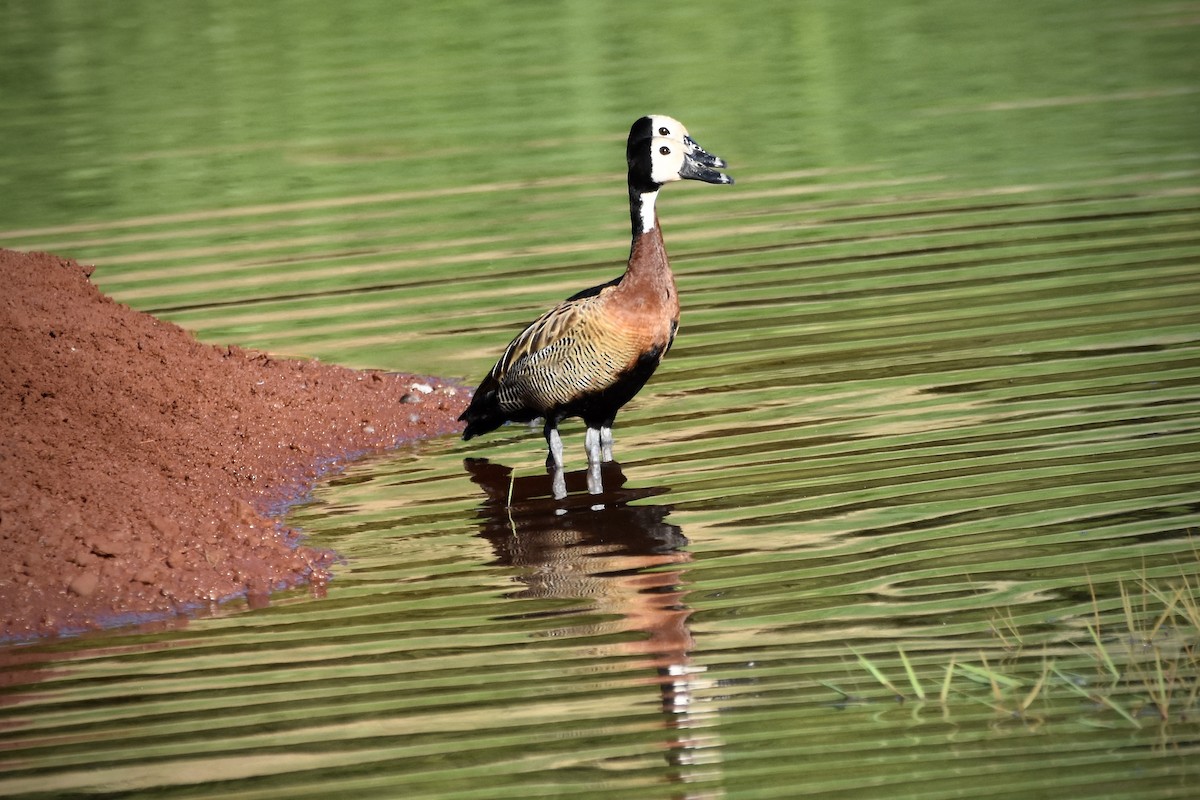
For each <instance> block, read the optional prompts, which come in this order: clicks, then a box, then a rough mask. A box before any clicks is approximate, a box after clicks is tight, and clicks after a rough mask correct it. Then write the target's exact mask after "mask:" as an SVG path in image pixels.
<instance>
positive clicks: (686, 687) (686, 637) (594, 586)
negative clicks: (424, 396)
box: [463, 458, 719, 797]
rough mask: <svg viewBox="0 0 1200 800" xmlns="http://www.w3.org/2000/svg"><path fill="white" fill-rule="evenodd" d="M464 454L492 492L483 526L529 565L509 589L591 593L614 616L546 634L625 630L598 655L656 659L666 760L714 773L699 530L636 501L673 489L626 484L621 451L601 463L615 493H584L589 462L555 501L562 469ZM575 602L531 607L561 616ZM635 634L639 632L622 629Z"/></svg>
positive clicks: (599, 610) (501, 552) (686, 770)
mask: <svg viewBox="0 0 1200 800" xmlns="http://www.w3.org/2000/svg"><path fill="white" fill-rule="evenodd" d="M463 463H464V465H465V466H466V470H467V473H468V474H469V475H470V477H471V480H472V481H473V482H474V483H475V484H477V485H478V486H479V487H480V488H482V489H483V492H484V495H485V499H484V501H483V503H482V504H481V505H480V507H479V514H478V518H479V535H480V536H482V537H483V538H484V539H487V540H488V542H489V543H491V545H492V549H493V550H494V551H495V553H496V564H498V565H501V566H505V567H516V568H518V572H517V573H516V575H515V578H514V579H515V580H516V581H518V582H520V583H521V584H522V586H523V588H522V589H520V590H518V591H516V592H513V593H511V594H510V595H509V596H511V597H513V598H555V599H568V600H584V601H587V604H588V610H589V611H590V612H591V613H592V614H596V615H599V616H602V617H604V618H605V619H604V621H600V622H594V623H589V624H585V625H571V626H564V627H557V628H553V629H550V630H547V631H546V632H545V633H544V634H542V635H544V636H547V637H558V636H561V637H570V638H576V637H587V638H588V639H592V640H595V641H598V642H609V641H611V640H612V639H613V638H619V639H620V640H619V642H618V643H616V644H607V643H605V644H597V645H595V647H594V650H595V652H594V655H595V656H596V657H601V658H603V657H610V656H626V657H628V656H633V657H641V658H642V659H643V661H642V662H641V663H640V664H639V663H638V662H637V661H634V662H633V663H627V667H626V668H627V669H629V670H631V671H635V672H636V671H637V670H639V669H644V670H645V671H646V672H647V675H648V676H650V675H652V676H653V678H652V680H653V682H654V683H655V684H657V686H658V691H659V697H660V699H661V703H662V712H663V727H664V728H665V729H666V730H667V731H669V732H670V737H669V739H668V741H667V742H666V759H667V763H668V765H670V766H671V767H672V768H673V769H674V770H677V772H673V773H671V775H670V776H669V778H670V780H672V781H680V782H690V781H694V780H698V779H700V776H698V775H696V774H694V772H693V770H695V769H697V768H699V766H700V765H704V769H705V773H704V775H703V779H704V780H705V781H711V780H713V778H714V772H715V767H714V764H716V763H718V758H717V754H718V753H719V750H718V749H717V747H718V745H719V741H718V740H717V739H716V737H715V736H714V735H713V734H711V733H705V734H700V733H699V732H698V731H697V729H698V728H702V727H705V728H707V727H711V726H713V725H714V724H715V720H713V719H711V718H710V715H713V716H715V711H714V710H713V709H712V708H711V707H709V708H703V707H701V708H698V707H697V703H696V697H695V689H696V687H697V684H698V683H699V682H701V681H703V674H704V671H705V670H704V667H702V666H696V665H694V664H693V663H692V660H691V657H690V653H691V651H692V648H693V646H694V642H693V640H692V635H691V631H690V630H689V627H688V618H689V617H690V616H691V609H689V608H688V606H687V605H686V602H685V599H686V595H687V592H686V590H684V589H683V588H682V586H681V583H682V577H681V574H682V573H681V571H680V567H681V566H682V565H685V564H687V563H689V562H690V561H691V557H690V556H689V554H688V553H687V552H686V551H685V550H683V549H682V548H683V547H684V546H686V545H687V539H686V538H685V537H684V535H683V532H682V531H681V530H680V528H679V526H678V525H674V524H672V523H670V522H667V516H668V515H669V514H670V513H671V506H669V505H659V504H653V503H651V504H638V505H634V504H635V503H637V501H639V500H644V499H646V498H649V497H656V496H661V495H663V494H666V493H667V492H668V491H669V490H668V489H666V488H662V487H650V488H641V489H626V488H625V485H626V483H627V478H626V476H625V473H624V471H623V470H622V468H621V465H620V464H619V463H617V462H615V461H610V462H606V463H604V464H603V465H602V466H601V478H602V480H603V485H604V486H605V487H606V488H605V490H604V491H603V492H601V493H599V494H587V493H586V492H581V491H580V490H581V489H583V490H586V487H587V479H588V473H587V470H579V471H575V472H569V473H566V474H565V478H566V484H567V490H568V495H567V497H566V498H563V499H555V498H553V496H552V494H553V492H552V489H553V487H552V476H549V475H545V476H543V475H530V476H520V477H517V476H515V475H514V474H513V470H512V468H511V467H507V466H503V465H500V464H493V463H491V462H490V461H489V460H487V459H483V458H468V459H465V460H464V462H463ZM572 611H574V609H571V610H565V611H564V610H562V609H559V610H555V611H548V612H535V613H534V614H525V615H524V616H525V617H526V618H529V617H533V616H544V617H546V618H549V619H552V618H553V617H555V616H558V615H560V614H564V613H571V612H572ZM626 633H632V634H635V635H636V636H635V638H633V639H628V638H627V637H621V636H620V634H626ZM691 796H692V795H687V797H691ZM704 796H705V797H713V796H714V795H712V794H710V793H706V794H705V795H704Z"/></svg>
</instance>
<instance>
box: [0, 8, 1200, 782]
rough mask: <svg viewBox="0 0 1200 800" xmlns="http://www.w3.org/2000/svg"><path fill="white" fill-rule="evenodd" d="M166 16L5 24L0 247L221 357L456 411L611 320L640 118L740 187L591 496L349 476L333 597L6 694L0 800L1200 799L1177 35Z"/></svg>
mask: <svg viewBox="0 0 1200 800" xmlns="http://www.w3.org/2000/svg"><path fill="white" fill-rule="evenodd" d="M169 9H170V10H169V11H166V10H165V7H164V6H162V5H161V4H151V3H136V2H128V3H123V4H121V6H120V12H119V13H117V12H115V11H114V10H113V9H112V8H110V7H106V6H105V4H95V3H80V2H45V3H34V2H26V3H20V2H18V3H9V4H8V5H6V6H4V8H3V10H2V11H0V20H2V22H0V59H2V61H0V65H2V67H3V69H0V101H2V102H0V105H2V106H3V108H4V110H5V113H4V114H2V115H0V143H2V144H3V147H0V197H3V198H4V200H3V202H0V244H3V245H4V246H7V247H14V248H17V249H48V250H53V251H55V252H59V253H63V254H68V255H72V256H75V257H77V258H79V259H80V260H83V261H88V262H92V263H96V264H98V265H99V268H98V270H97V272H96V274H95V278H94V279H95V280H96V281H97V282H98V283H99V284H100V286H101V287H102V288H103V289H104V290H105V291H107V292H109V293H110V294H112V295H113V296H114V297H116V298H117V299H119V300H121V301H122V302H125V303H128V304H130V305H133V306H135V307H137V308H140V309H144V310H147V311H151V312H153V313H155V314H157V315H159V316H162V317H164V318H167V319H171V320H173V321H176V322H178V323H180V324H182V325H184V326H186V327H188V328H190V329H192V330H195V331H196V332H197V333H198V334H199V335H200V336H201V337H202V338H204V339H205V340H208V341H214V342H221V343H237V344H241V345H248V346H254V347H260V348H265V349H269V350H271V351H273V352H277V353H285V354H297V355H304V356H311V357H319V358H321V359H324V360H331V361H338V362H342V363H346V364H350V365H354V366H371V367H383V368H389V369H398V370H406V371H416V372H424V373H430V374H437V375H442V376H447V377H453V378H459V379H462V380H464V381H474V380H476V379H477V378H478V377H479V376H480V375H482V374H483V372H484V371H485V370H486V369H487V367H488V366H489V365H490V364H491V362H492V360H493V359H494V358H495V357H496V356H497V355H498V353H499V352H500V350H501V349H502V347H503V345H504V344H505V343H507V341H508V340H509V338H510V337H511V335H512V334H513V333H514V332H515V331H516V330H517V329H519V327H520V326H521V325H522V324H523V323H525V322H527V321H528V320H529V319H531V318H532V317H533V316H535V315H536V314H537V313H539V312H540V310H541V309H543V308H545V307H546V306H547V305H549V304H551V303H553V302H555V301H557V300H558V299H561V298H562V297H565V296H567V295H569V294H571V293H573V292H574V291H576V290H578V289H580V288H583V287H586V286H589V285H592V284H594V283H597V282H600V281H603V280H607V279H609V278H611V277H613V276H614V275H615V274H616V273H617V272H618V271H619V269H620V264H621V261H622V260H623V258H624V256H625V254H626V252H627V237H628V230H627V229H628V214H627V208H626V206H625V192H624V187H623V185H622V184H623V177H624V176H623V170H624V167H623V164H622V155H621V154H622V150H623V136H624V133H625V131H626V130H627V129H628V126H629V124H630V122H631V121H632V120H633V119H634V118H636V117H637V116H639V115H641V114H643V113H646V112H661V113H667V114H671V115H673V116H676V117H679V118H680V119H682V120H683V121H684V122H685V123H686V124H687V125H688V126H689V127H690V129H691V130H692V132H693V133H694V134H695V135H696V137H697V138H698V139H699V141H700V142H701V143H702V144H703V145H704V146H705V147H707V148H708V149H710V150H711V151H712V152H715V153H718V154H720V155H721V156H723V157H725V158H726V159H727V160H729V161H730V162H731V165H732V166H731V170H730V171H731V173H732V174H733V175H734V176H735V177H736V178H737V181H738V183H737V185H736V186H734V187H709V186H700V185H680V186H671V187H668V188H667V189H666V190H665V191H664V193H663V197H662V199H661V201H660V213H661V215H662V219H663V224H664V229H665V235H666V240H667V245H668V249H669V250H670V252H671V254H672V259H673V264H674V266H675V269H676V273H677V279H678V283H679V288H680V292H681V297H682V302H683V307H684V310H683V323H682V327H681V331H680V336H679V339H678V340H677V343H676V346H675V348H674V349H673V350H672V352H671V355H670V357H669V359H668V360H667V361H666V362H665V363H664V366H663V368H662V369H661V370H660V371H659V373H658V375H656V377H655V378H654V380H653V381H652V382H651V384H650V385H649V386H648V387H647V389H646V390H645V391H644V392H643V394H642V395H641V396H640V397H639V398H638V399H637V400H636V401H635V402H634V403H633V404H631V406H630V407H629V409H628V410H627V411H625V412H624V413H623V414H622V417H621V418H620V419H619V420H618V425H617V429H616V434H617V458H618V461H619V465H618V466H615V467H614V468H613V469H612V470H610V471H609V472H608V473H606V476H605V477H606V486H607V487H608V491H607V492H606V493H605V494H604V495H602V496H600V497H598V498H593V497H589V496H588V495H586V494H582V493H581V492H579V491H578V488H579V486H580V485H581V483H582V476H581V475H580V474H579V473H578V472H576V473H573V474H572V475H570V476H569V482H570V484H569V485H571V486H572V487H574V488H575V490H576V491H575V492H574V493H573V494H572V495H571V497H569V498H568V501H567V502H566V503H564V504H557V503H554V502H552V501H550V500H548V499H547V498H546V497H545V495H546V493H547V491H548V479H547V478H546V476H545V474H544V472H543V471H542V467H541V463H542V458H543V452H542V444H541V440H540V437H539V436H538V435H537V434H536V433H530V432H528V431H526V430H525V429H524V428H523V427H522V426H513V427H509V428H506V429H503V430H502V431H499V432H497V433H496V434H493V435H491V436H489V437H486V438H484V439H483V440H475V441H472V442H471V443H469V444H464V443H461V442H459V441H457V440H456V439H455V438H453V437H447V438H443V439H438V440H433V441H428V442H422V443H419V444H416V445H413V446H411V447H408V448H405V449H404V450H402V451H399V452H397V453H395V454H393V455H391V456H390V457H387V458H381V459H376V460H373V461H370V462H368V463H362V464H358V465H355V466H354V467H352V468H351V469H350V470H348V471H347V472H346V473H345V474H343V475H341V476H339V477H337V478H336V479H334V480H331V481H330V482H329V483H328V484H327V485H324V486H321V487H319V488H318V490H317V491H316V492H315V495H314V498H313V500H312V502H310V503H308V504H306V505H304V506H302V507H300V508H297V509H295V510H294V511H293V513H292V515H291V518H290V520H291V521H292V522H293V523H295V524H297V525H300V526H302V527H303V528H304V529H305V530H306V531H307V532H308V533H309V534H310V536H311V539H312V541H313V543H315V544H318V545H322V546H328V547H332V548H334V549H336V550H338V551H339V552H340V553H341V554H343V556H344V557H345V559H346V561H345V564H344V565H343V566H342V567H341V568H340V569H339V571H338V575H337V578H336V580H335V581H334V582H333V583H332V584H331V585H330V586H329V588H328V593H327V595H325V596H322V597H314V596H312V595H311V593H309V592H307V591H299V592H295V593H293V594H292V595H289V596H286V597H280V598H277V599H276V600H275V602H273V604H272V605H271V606H270V607H268V608H262V609H253V610H251V609H246V608H244V607H242V606H241V605H239V604H233V605H231V606H229V607H225V608H219V609H213V610H211V612H210V613H209V614H208V615H206V616H203V617H202V618H198V619H194V620H191V621H190V622H188V623H186V624H180V625H172V626H168V627H167V628H166V629H159V630H142V631H139V630H129V629H126V630H115V631H110V632H106V633H101V634H95V635H88V636H84V637H79V638H75V639H66V640H62V641H58V642H44V643H39V644H33V645H29V646H24V647H11V646H10V647H8V648H7V649H6V651H5V652H4V653H3V659H4V663H6V664H7V665H8V666H6V668H5V683H4V686H3V688H0V795H3V796H25V797H63V796H111V797H206V798H210V797H228V798H266V797H289V798H292V797H331V796H361V797H399V796H403V797H406V798H418V797H423V798H435V797H436V798H443V797H444V798H487V799H490V798H528V797H597V798H600V797H611V798H618V797H619V798H629V797H637V798H656V797H662V798H715V797H729V798H794V797H800V796H807V795H815V796H828V797H879V796H887V797H897V798H899V797H914V798H943V797H946V798H949V797H972V798H975V797H985V796H987V797H993V796H995V797H1012V798H1029V797H1043V796H1045V797H1063V796H1069V797H1088V798H1128V797H1191V796H1194V795H1195V794H1196V792H1197V785H1198V784H1200V767H1197V766H1196V765H1197V763H1198V762H1197V755H1198V753H1197V749H1196V744H1195V743H1196V741H1197V738H1198V734H1200V730H1198V729H1197V722H1196V716H1197V693H1198V692H1200V684H1198V682H1197V681H1198V680H1200V664H1198V663H1197V648H1198V647H1200V641H1198V636H1200V632H1198V625H1197V624H1196V621H1195V620H1190V621H1189V619H1188V613H1187V609H1188V608H1189V607H1191V608H1194V607H1195V602H1196V598H1197V597H1198V596H1200V564H1198V559H1197V555H1196V553H1197V550H1196V543H1195V538H1194V533H1195V531H1196V530H1197V523H1198V521H1200V479H1198V478H1197V475H1200V464H1198V463H1197V462H1200V447H1198V445H1200V422H1198V420H1200V344H1198V342H1200V310H1198V309H1200V147H1198V144H1200V57H1198V56H1197V55H1196V54H1197V52H1200V8H1198V7H1197V6H1196V5H1195V4H1192V3H1179V2H1135V1H1134V0H1126V1H1125V2H1091V3H1070V2H1032V0H1029V1H1024V2H1011V3H1006V4H1003V5H1001V4H985V3H966V2H958V3H952V2H924V3H921V2H915V1H912V2H893V3H887V4H867V3H856V2H789V3H761V4H748V3H737V4H734V3H729V4H722V3H708V2H694V3H690V4H657V5H655V4H636V5H635V4H617V3H579V2H572V3H549V2H536V3H526V4H497V3H456V4H452V6H448V7H446V8H444V9H438V8H431V7H429V6H428V5H427V4H426V5H418V4H408V3H383V2H379V3H351V4H340V5H338V6H337V7H336V8H335V7H334V6H333V5H331V4H321V3H309V2H296V3H290V4H281V3H257V4H237V3H199V2H182V3H175V4H171V5H170V6H169ZM564 436H565V438H566V444H567V448H568V467H574V468H575V469H576V470H577V469H578V468H579V467H580V466H582V464H583V450H582V430H581V429H580V428H579V427H578V426H575V427H571V426H566V427H565V428H564ZM468 459H476V460H468ZM478 459H486V461H481V460H478ZM1131 628H1132V629H1133V630H1132V631H1131ZM875 671H877V672H878V673H879V675H876V674H875ZM885 681H886V682H887V684H890V685H887V684H885ZM897 695H900V696H902V697H903V701H898V700H897V699H896V698H897ZM921 695H924V697H923V698H922V697H921ZM1164 717H1165V718H1164Z"/></svg>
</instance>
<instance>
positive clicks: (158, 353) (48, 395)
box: [0, 250, 469, 643]
mask: <svg viewBox="0 0 1200 800" xmlns="http://www.w3.org/2000/svg"><path fill="white" fill-rule="evenodd" d="M91 274H92V268H91V267H86V266H81V265H79V264H78V263H77V262H75V261H73V260H71V259H66V258H60V257H58V256H55V255H52V254H48V253H18V252H16V251H12V250H0V281H3V283H4V285H5V286H6V287H7V289H8V291H7V293H6V297H5V298H4V299H3V300H0V338H2V340H3V341H4V343H5V346H4V347H3V348H0V423H2V425H3V429H4V431H5V435H4V436H3V437H0V548H3V552H4V553H5V554H6V555H8V557H9V558H8V561H9V566H8V568H7V569H5V570H4V571H3V572H2V573H0V608H4V609H5V612H4V618H3V620H0V642H7V643H17V642H21V641H25V640H29V639H34V638H39V637H45V636H51V635H56V634H77V633H80V632H84V631H88V630H95V629H100V628H107V627H114V626H120V625H126V624H136V623H137V622H138V621H142V620H164V619H170V618H173V617H177V616H178V615H182V614H187V613H190V612H195V610H197V609H200V608H204V607H208V606H214V605H219V604H221V603H225V602H229V601H230V600H233V599H236V598H238V597H243V596H244V597H246V598H247V599H248V602H250V603H251V605H255V604H259V603H263V602H267V598H268V597H269V595H270V594H271V593H272V592H275V591H280V590H282V589H289V588H294V587H296V586H300V585H303V584H305V583H310V584H312V585H313V586H314V587H315V590H317V591H319V589H320V587H321V586H322V585H323V584H324V582H325V581H326V580H328V578H329V567H330V565H331V564H332V563H333V561H334V560H335V558H336V556H335V554H333V553H332V552H330V551H324V550H317V549H314V548H311V547H308V546H306V545H305V544H303V541H302V536H301V534H300V533H299V532H297V531H295V530H292V529H290V528H288V527H287V526H285V525H284V524H283V523H282V521H281V519H282V515H283V514H285V513H286V511H287V510H288V509H289V508H291V507H292V506H293V505H295V504H296V503H297V502H301V501H302V500H303V498H304V497H306V496H307V495H308V494H309V493H310V492H311V490H312V488H313V486H314V485H315V484H316V482H317V481H318V480H320V479H321V478H322V477H325V476H327V475H329V474H331V473H333V472H335V471H337V470H339V469H342V468H344V467H345V466H346V465H347V464H349V463H350V462H351V461H353V460H355V459H357V458H361V457H363V456H366V455H370V454H375V453H381V452H385V451H387V450H391V449H394V448H396V447H398V446H401V445H403V444H406V443H409V442H412V441H416V440H418V439H423V438H428V437H431V436H436V435H441V434H446V433H451V432H455V431H458V430H459V429H460V428H461V423H459V422H458V421H457V417H458V414H459V413H461V411H462V409H463V408H465V406H466V402H467V400H468V399H469V392H467V391H464V390H463V388H462V387H459V386H457V385H454V384H451V383H448V382H446V381H443V380H440V379H437V378H429V377H426V376H418V375H404V374H397V373H388V372H382V371H379V370H352V369H349V368H346V367H341V366H337V365H332V364H323V363H321V362H318V361H307V360H299V359H289V358H276V357H275V356H272V355H270V354H269V353H264V352H260V351H255V350H248V349H243V348H240V347H236V346H228V347H221V346H215V345H209V344H203V343H201V342H198V341H197V340H196V339H195V338H194V336H193V335H192V334H191V333H189V332H187V331H186V330H184V329H183V328H180V327H179V326H177V325H174V324H171V323H168V322H164V321H162V320H159V319H157V318H156V317H153V316H151V315H149V314H145V313H143V312H138V311H134V310H133V309H130V308H129V307H127V306H124V305H122V304H120V303H117V302H115V301H114V300H112V299H111V298H109V297H108V296H106V295H104V294H103V293H101V292H100V291H99V289H98V288H97V287H96V286H95V285H94V284H92V282H91V280H90V276H91Z"/></svg>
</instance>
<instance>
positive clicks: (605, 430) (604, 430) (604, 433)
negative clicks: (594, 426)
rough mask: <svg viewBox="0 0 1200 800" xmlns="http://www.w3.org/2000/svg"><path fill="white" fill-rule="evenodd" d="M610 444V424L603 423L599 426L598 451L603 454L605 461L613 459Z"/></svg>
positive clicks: (611, 439) (611, 438)
mask: <svg viewBox="0 0 1200 800" xmlns="http://www.w3.org/2000/svg"><path fill="white" fill-rule="evenodd" d="M612 446H613V435H612V426H611V425H604V426H602V427H601V428H600V451H601V453H602V454H603V456H604V460H605V461H612V460H613V453H612Z"/></svg>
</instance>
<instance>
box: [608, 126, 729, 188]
mask: <svg viewBox="0 0 1200 800" xmlns="http://www.w3.org/2000/svg"><path fill="white" fill-rule="evenodd" d="M656 136H661V137H662V138H664V139H676V140H678V141H680V142H682V143H683V147H684V149H685V150H686V151H687V153H688V155H690V156H691V157H692V158H693V159H694V160H695V161H696V162H697V163H699V164H701V165H702V166H705V167H713V168H715V169H721V168H722V167H724V166H725V160H724V159H722V158H719V157H717V156H714V155H713V154H712V153H709V152H707V151H706V150H705V149H704V148H703V147H701V146H700V145H698V144H697V143H696V140H695V139H693V138H692V137H691V134H689V133H688V130H687V128H685V127H684V126H683V123H682V122H680V121H679V120H677V119H675V118H674V117H668V116H666V115H665V114H648V115H647V116H644V117H642V118H641V119H639V120H638V121H637V122H635V123H633V126H632V127H631V128H630V129H629V141H628V144H627V145H626V156H628V157H630V158H632V156H633V150H634V147H635V145H640V144H641V142H642V140H644V139H652V138H654V137H656ZM722 182H723V183H733V180H732V179H731V180H728V181H722Z"/></svg>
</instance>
